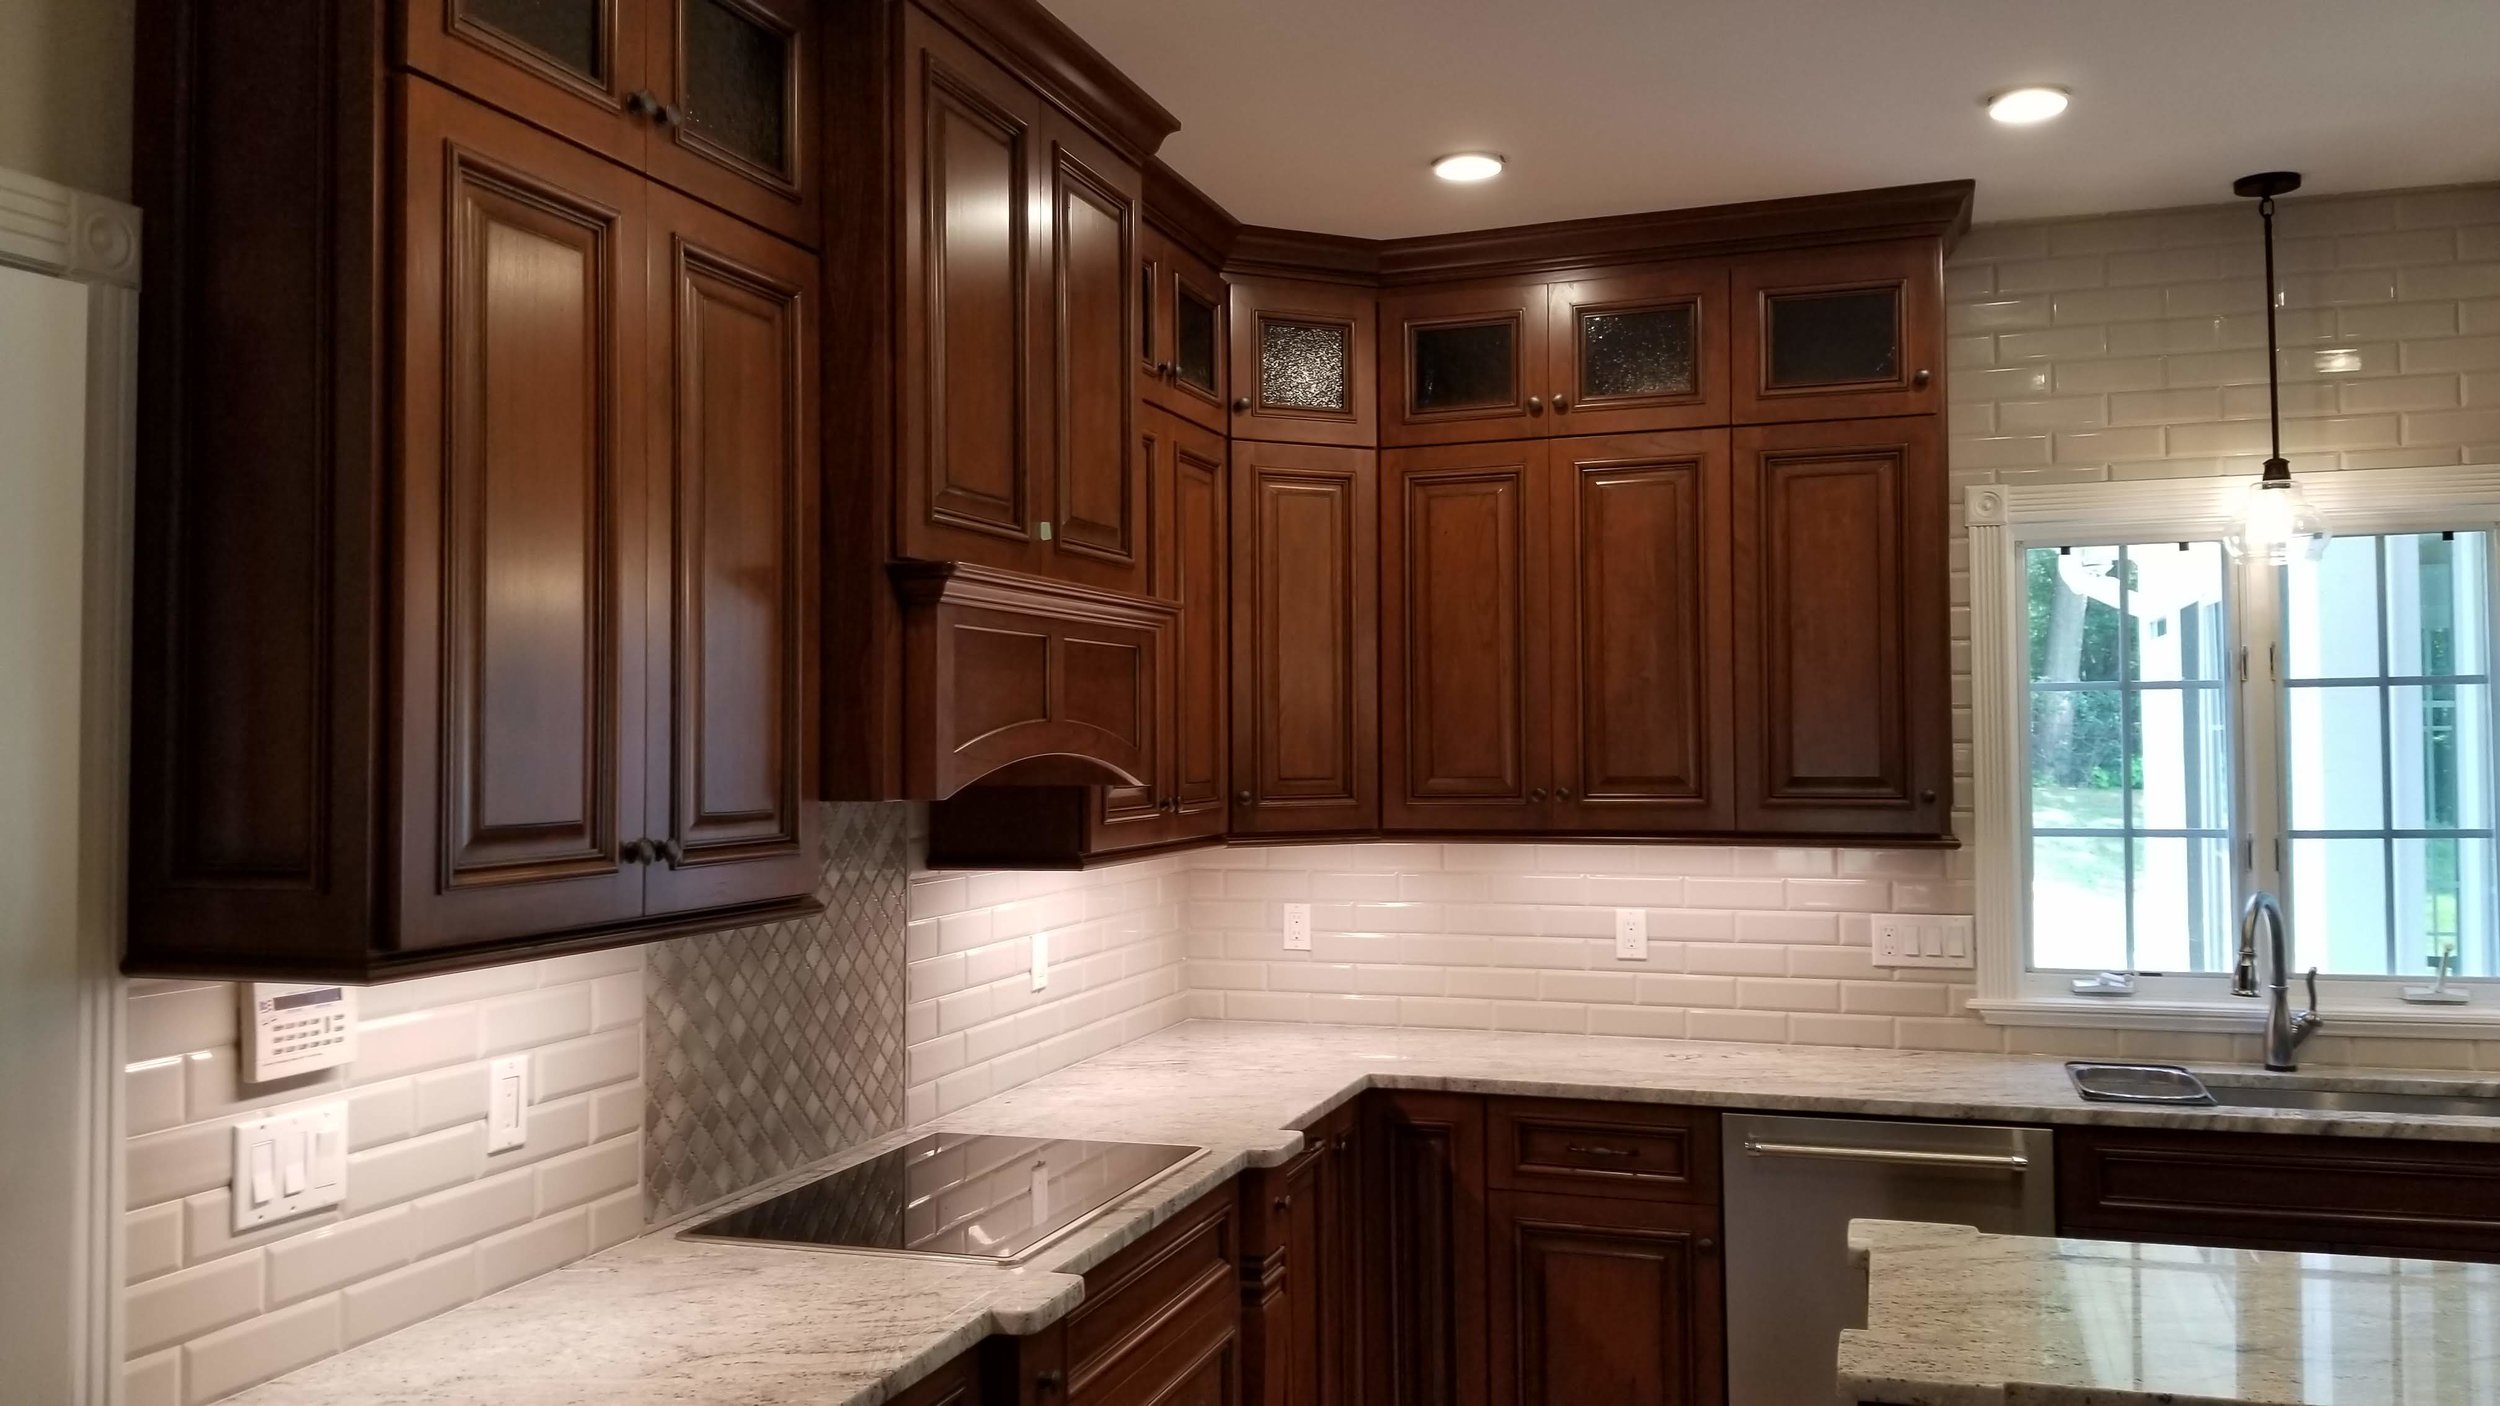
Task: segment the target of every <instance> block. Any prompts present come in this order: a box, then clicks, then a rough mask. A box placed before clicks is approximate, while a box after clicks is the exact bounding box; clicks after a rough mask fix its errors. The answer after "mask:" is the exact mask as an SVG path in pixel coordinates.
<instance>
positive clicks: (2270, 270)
mask: <svg viewBox="0 0 2500 1406" xmlns="http://www.w3.org/2000/svg"><path fill="white" fill-rule="evenodd" d="M2298 189H2300V173H2299V172H2298V171H2260V172H2258V173H2257V174H2256V175H2253V176H2242V177H2240V178H2239V179H2238V180H2236V181H2233V182H2232V183H2231V193H2232V194H2234V195H2240V196H2248V197H2252V198H2254V199H2255V200H2256V202H2257V214H2258V217H2259V218H2261V219H2263V220H2264V221H2265V226H2266V423H2267V426H2268V428H2269V429H2270V430H2271V431H2272V439H2271V441H2270V443H2271V444H2272V446H2273V449H2274V452H2273V454H2271V455H2270V456H2268V457H2267V459H2266V463H2265V468H2264V470H2263V471H2262V472H2261V473H2260V474H2259V475H2258V477H2257V479H2256V481H2255V482H2253V483H2251V484H2249V485H2248V497H2247V499H2246V500H2245V502H2243V504H2242V505H2241V508H2240V516H2239V521H2237V522H2235V523H2233V524H2232V525H2231V530H2230V532H2229V533H2227V534H2225V535H2224V537H2223V539H2222V544H2223V546H2225V547H2226V548H2228V549H2229V550H2230V552H2231V555H2233V556H2235V557H2244V556H2254V557H2257V558H2260V559H2261V560H2264V561H2268V562H2272V563H2274V564H2276V565H2278V566H2279V565H2281V564H2282V563H2284V562H2286V561H2289V560H2290V559H2291V558H2292V557H2294V556H2303V557H2307V558H2308V559H2309V560H2311V561H2316V560H2317V559H2318V558H2319V557H2321V556H2324V555H2325V554H2326V543H2327V537H2328V535H2329V534H2328V533H2327V530H2326V520H2325V519H2324V518H2322V517H2320V516H2319V515H2318V510H2317V509H2316V508H2313V507H2311V506H2310V505H2309V500H2308V499H2307V498H2306V497H2304V496H2303V495H2302V494H2301V491H2300V486H2299V485H2298V484H2295V483H2293V482H2292V466H2291V462H2290V461H2289V460H2287V459H2285V458H2284V457H2283V393H2282V379H2283V370H2282V367H2281V365H2280V364H2279V363H2280V361H2281V359H2282V353H2281V352H2279V351H2277V350H2276V348H2275V341H2274V309H2275V307H2276V305H2277V304H2279V303H2280V302H2281V301H2282V299H2281V297H2280V295H2279V294H2277V293H2276V291H2275V285H2274V198H2275V197H2276V196H2278V195H2289V194H2291V193H2292V192H2293V191H2296V190H2298Z"/></svg>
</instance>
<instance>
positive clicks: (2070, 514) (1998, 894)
mask: <svg viewBox="0 0 2500 1406" xmlns="http://www.w3.org/2000/svg"><path fill="white" fill-rule="evenodd" d="M2300 483H2301V488H2302V491H2303V492H2304V493H2306V494H2307V495H2308V497H2309V500H2310V501H2311V502H2312V503H2314V504H2315V505H2316V506H2317V508H2318V510H2319V511H2320V512H2321V513H2322V514H2324V516H2325V518H2326V521H2327V525H2328V527H2329V528H2330V529H2332V530H2333V531H2335V532H2337V533H2339V534H2345V535H2352V536H2371V535H2379V534H2387V533H2407V532H2437V531H2445V530H2451V529H2453V530H2456V531H2487V532H2491V533H2492V534H2493V538H2492V551H2491V552H2490V553H2489V556H2490V559H2491V562H2492V564H2493V570H2494V572H2495V574H2500V465H2490V464H2485V465H2471V466H2466V467H2457V468H2450V467H2440V468H2422V469H2373V470H2347V471H2343V472H2338V473H2309V474H2304V475H2302V476H2301V480H2300ZM2246 492H2247V479H2246V478H2244V477H2237V476H2235V477H2231V478H2219V479H2165V480H2149V481H2141V482H2127V483H2076V484H2023V485H1998V484H1982V485H1978V486H1975V487H1972V488H1970V489H1968V490H1966V491H1965V493H1964V495H1963V504H1962V506H1963V517H1964V522H1965V525H1966V527H1967V530H1968V534H1969V559H1970V596H1969V599H1970V612H1971V650H1970V657H1971V714H1972V716H1971V723H1972V735H1971V768H1972V774H1973V782H1974V785H1973V790H1974V794H1973V802H1974V815H1973V820H1974V826H1973V828H1974V829H1975V830H1976V832H1977V834H1976V839H1975V843H1974V846H1973V847H1974V850H1975V858H1976V861H1977V865H1976V869H1977V907H1978V913H1977V923H1978V961H1979V971H1978V991H1977V995H1976V997H1975V998H1974V999H1973V1000H1972V1002H1971V1009H1972V1010H1974V1011H1976V1012H1977V1013H1978V1014H1979V1015H1980V1016H1981V1017H1982V1018H1983V1019H1985V1020H1987V1021H1989V1022H1990V1023H1992V1024H1998V1025H2049V1026H2097V1027H2118V1028H2130V1029H2158V1030H2199V1031H2215V1032H2228V1033H2233V1034H2246V1033H2248V1032H2249V1031H2250V1030H2252V1029H2253V1028H2254V1027H2255V1025H2256V1023H2257V1022H2260V1021H2262V1020H2263V1018H2264V1012H2265V1008H2264V1006H2263V1004H2262V1003H2261V1002H2259V1001H2251V1000H2247V999H2245V998H2240V997H2234V996H2232V995H2230V994H2229V986H2228V983H2229V976H2228V974H2226V973H2215V974H2210V975H2197V976H2139V977H2138V978H2137V979H2136V991H2135V994H2134V995H2132V996H2077V995H2075V994H2073V991H2072V990H2071V988H2070V987H2069V985H2068V982H2069V981H2070V979H2071V978H2070V976H2069V975H2067V974H2064V973H2058V972H2033V971H2031V970H2029V968H2028V950H2029V947H2030V942H2029V935H2028V931H2027V926H2028V921H2029V908H2030V902H2029V889H2030V883H2029V874H2028V867H2029V861H2028V856H2029V854H2030V849H2031V791H2030V776H2029V768H2028V758H2027V749H2028V740H2027V739H2028V733H2029V723H2028V719H2029V716H2030V697H2029V694H2030V689H2029V675H2030V671H2029V660H2030V637H2029V633H2028V629H2027V621H2028V610H2027V600H2026V585H2027V580H2028V575H2027V571H2026V567H2025V563H2026V559H2025V555H2024V554H2025V553H2026V552H2027V551H2029V550H2030V549H2031V548H2033V547H2066V546H2103V545H2108V546H2118V545H2137V546H2142V545H2153V544H2160V543H2167V542H2180V541H2209V540H2217V539H2219V538H2221V537H2222V535H2223V534H2224V533H2225V532H2226V531H2227V530H2228V529H2229V527H2230V525H2231V522H2232V520H2233V519H2234V517H2235V516H2236V515H2237V513H2238V511H2239V509H2240V506H2241V503H2242V500H2243V499H2244V497H2245V495H2246ZM2274 569H2275V568H2273V567H2271V566H2267V565H2264V564H2261V563H2248V562H2243V563H2229V564H2227V565H2226V566H2225V570H2226V572H2228V573H2230V575H2229V579H2228V580H2227V582H2226V586H2227V598H2228V599H2229V600H2230V601H2231V602H2232V606H2231V609H2230V611H2229V616H2230V622H2229V623H2230V628H2231V629H2232V630H2233V631H2234V635H2233V637H2232V638H2231V639H2230V640H2229V641H2228V642H2227V648H2228V649H2229V651H2230V653H2229V654H2228V655H2227V656H2226V657H2228V658H2231V659H2233V660H2235V661H2236V660H2237V659H2238V658H2239V657H2240V655H2239V653H2238V651H2239V649H2240V648H2241V646H2243V645H2247V644H2249V643H2251V641H2250V640H2247V639H2243V638H2240V637H2239V635H2238V633H2237V632H2238V631H2240V630H2241V629H2242V628H2243V627H2247V628H2249V629H2251V630H2262V631H2263V632H2264V639H2266V640H2270V639H2272V638H2273V637H2274V636H2275V635H2276V634H2277V633H2278V632H2277V631H2276V630H2275V621H2274V619H2273V611H2274V610H2275V608H2276V603H2275V593H2274V592H2273V591H2272V589H2271V588H2268V589H2265V590H2263V591H2260V592H2258V593H2256V594H2255V595H2254V596H2253V597H2252V596H2251V595H2250V593H2249V590H2248V582H2249V580H2250V579H2251V576H2250V574H2251V573H2263V572H2271V571H2273V570H2274ZM2491 590H2492V603H2493V604H2492V608H2493V613H2494V615H2495V616H2500V579H2496V580H2495V581H2494V582H2493V584H2492V586H2491ZM2243 600H2246V601H2248V605H2247V607H2246V608H2245V609H2244V608H2242V606H2241V602H2242V601H2243ZM2495 623H2500V622H2495ZM2258 643H2260V644H2262V643H2263V641H2262V640H2261V641H2259V642H2258ZM2250 656H2251V658H2252V659H2253V660H2254V661H2255V662H2253V663H2252V664H2251V665H2250V668H2249V673H2250V675H2251V678H2250V680H2249V681H2248V682H2247V683H2242V682H2240V680H2239V678H2238V676H2237V671H2236V669H2234V670H2233V671H2231V677H2230V682H2231V683H2232V685H2233V688H2232V694H2231V697H2232V701H2231V704H2230V706H2231V708H2232V710H2233V724H2234V739H2235V742H2234V749H2233V757H2232V768H2231V774H2232V787H2233V797H2232V825H2233V849H2234V856H2233V857H2234V861H2235V862H2234V864H2233V869H2234V871H2235V880H2236V885H2237V892H2236V894H2235V897H2234V900H2233V903H2232V908H2231V911H2232V913H2233V915H2234V918H2235V919H2236V916H2237V914H2238V911H2239V903H2240V902H2241V901H2242V900H2243V899H2244V898H2245V896H2246V895H2247V894H2248V893H2249V892H2250V891H2251V890H2252V889H2254V888H2262V889H2266V890H2269V891H2271V892H2274V893H2276V894H2278V895H2280V894H2282V893H2283V876H2282V874H2281V873H2280V872H2279V871H2278V870H2277V868H2276V863H2275V856H2274V854H2273V853H2272V850H2273V846H2272V845H2270V844H2268V845H2259V844H2255V843H2253V842H2252V833H2253V832H2254V831H2255V830H2256V829H2258V828H2261V827H2256V826H2252V824H2251V818H2252V817H2259V816H2262V817H2265V818H2266V819H2267V824H2266V825H2265V826H2264V827H2262V828H2263V829H2265V830H2266V832H2267V833H2270V834H2279V833H2281V825H2280V823H2279V822H2280V819H2281V816H2282V795H2281V789H2282V788H2281V778H2280V776H2279V775H2273V774H2265V775H2260V774H2258V773H2259V772H2260V771H2261V770H2262V769H2261V768H2257V767H2252V766H2249V765H2247V758H2248V757H2249V756H2250V755H2252V754H2254V755H2257V756H2264V757H2272V756H2274V755H2276V745H2275V743H2274V741H2273V738H2274V734H2275V732H2276V731H2277V728H2278V723H2277V718H2276V709H2277V708H2278V707H2279V706H2280V701H2281V693H2282V691H2281V687H2280V685H2279V684H2276V683H2273V682H2271V681H2269V680H2267V679H2266V678H2265V677H2264V675H2265V673H2266V668H2267V666H2266V662H2265V660H2266V655H2265V653H2264V651H2263V650H2262V648H2260V649H2252V650H2251V651H2250ZM2261 851H2262V852H2261ZM2295 921H2297V919H2295ZM2234 931H2236V929H2234ZM2429 979H2430V976H2429V973H2428V972H2423V973H2420V974H2413V975H2399V976H2392V977H2327V976H2320V977H2319V979H2318V988H2319V990H2318V997H2319V999H2318V1004H2319V1006H2320V1007H2321V1008H2322V1009H2323V1011H2324V1013H2325V1015H2326V1017H2327V1019H2328V1022H2329V1027H2328V1028H2329V1031H2330V1033H2333V1034H2336V1035H2346V1036H2351V1035H2362V1036H2386V1035H2394V1036H2429V1037H2451V1038H2477V1037H2485V1036H2488V1035H2489V1034H2490V1033H2492V1032H2494V1031H2500V978H2482V979H2475V980H2453V979H2452V980H2451V982H2450V985H2452V986H2459V987H2463V988H2465V989H2466V990H2467V991H2469V992H2470V993H2471V996H2472V1000H2471V1001H2470V1003H2469V1004H2467V1005H2463V1006H2417V1005H2408V1004H2406V1003H2405V1002H2404V1001H2402V1000H2401V999H2399V998H2398V995H2397V992H2398V989H2399V988H2400V987H2403V986H2408V985H2411V986H2420V985H2424V984H2427V982H2428V981H2429ZM2295 1002H2296V1003H2298V1004H2305V1003H2306V998H2305V996H2303V995H2301V994H2299V993H2298V992H2297V990H2296V992H2295Z"/></svg>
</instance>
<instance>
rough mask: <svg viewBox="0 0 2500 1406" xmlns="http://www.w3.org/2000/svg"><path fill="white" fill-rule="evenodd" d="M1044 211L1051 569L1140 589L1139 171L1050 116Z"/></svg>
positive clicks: (1037, 252)
mask: <svg viewBox="0 0 2500 1406" xmlns="http://www.w3.org/2000/svg"><path fill="white" fill-rule="evenodd" d="M1043 132H1044V135H1045V137H1046V146H1047V160H1046V163H1045V172H1044V177H1043V179H1044V183H1045V198H1046V200H1047V215H1046V217H1045V219H1044V221H1043V223H1042V225H1041V226H1040V242H1039V243H1038V244H1037V245H1036V247H1035V249H1034V251H1033V257H1034V258H1035V259H1036V260H1037V261H1038V262H1039V263H1040V264H1041V265H1042V266H1043V267H1044V268H1045V269H1047V271H1048V273H1047V283H1048V290H1049V296H1048V298H1047V299H1046V301H1047V303H1048V305H1049V309H1050V311H1049V320H1048V322H1047V323H1046V324H1045V328H1046V333H1045V335H1046V338H1047V345H1046V350H1045V353H1044V354H1043V355H1042V356H1041V357H1039V358H1038V359H1037V360H1036V362H1035V371H1036V373H1037V374H1038V375H1039V376H1040V377H1041V384H1040V385H1038V386H1037V387H1036V388H1035V390H1034V392H1033V397H1034V399H1035V400H1036V401H1038V402H1039V403H1041V404H1042V405H1044V406H1045V407H1046V409H1047V414H1046V416H1045V420H1046V422H1047V423H1048V425H1049V426H1050V433H1049V436H1048V442H1047V444H1046V446H1045V447H1044V449H1043V450H1042V451H1041V453H1040V455H1039V458H1038V462H1040V463H1042V464H1045V465H1047V466H1048V468H1047V471H1046V474H1045V478H1044V483H1043V485H1042V486H1041V495H1042V497H1043V500H1044V501H1045V502H1046V503H1047V504H1048V510H1047V512H1046V515H1045V521H1047V522H1048V524H1049V527H1048V530H1047V532H1046V533H1045V534H1044V540H1045V543H1046V545H1047V548H1048V557H1049V567H1048V570H1049V572H1050V574H1052V575H1053V576H1057V577H1061V578H1064V579H1067V580H1071V581H1081V582H1084V583H1086V584H1087V585H1093V586H1100V587H1103V588H1105V589H1108V590H1126V591H1143V590H1144V589H1146V576H1147V561H1146V536H1147V533H1146V513H1147V502H1146V474H1145V470H1144V467H1143V466H1142V465H1140V464H1139V463H1138V461H1137V456H1136V452H1135V445H1136V423H1137V420H1136V417H1137V402H1136V386H1135V382H1134V380H1133V372H1134V369H1135V360H1136V356H1137V350H1136V338H1137V281H1136V279H1135V278H1134V276H1133V271H1134V270H1135V268H1136V266H1137V224H1138V216H1137V209H1138V200H1139V198H1140V197H1139V176H1138V172H1137V168H1136V167H1135V166H1133V165H1131V164H1129V162H1128V161H1127V160H1126V159H1125V158H1123V157H1122V156H1120V155H1119V154H1118V153H1117V152H1114V151H1113V150H1112V149H1111V148H1110V147H1108V146H1106V145H1104V144H1103V143H1102V142H1099V141H1097V140H1095V139H1094V138H1093V137H1092V136H1090V135H1088V134H1087V133H1086V132H1085V131H1084V130H1083V129H1082V128H1080V127H1078V126H1077V125H1076V124H1075V123H1074V122H1072V121H1070V120H1068V119H1067V118H1065V117H1061V116H1059V115H1058V114H1056V113H1055V112H1054V113H1051V114H1048V115H1046V117H1045V119H1044V124H1043Z"/></svg>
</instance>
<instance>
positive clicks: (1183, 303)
mask: <svg viewBox="0 0 2500 1406" xmlns="http://www.w3.org/2000/svg"><path fill="white" fill-rule="evenodd" d="M1215 328H1216V316H1215V304H1213V303H1211V302H1209V301H1207V300H1206V299H1205V298H1202V297H1200V296H1198V294H1197V292H1196V291H1195V290H1193V289H1191V288H1190V287H1189V286H1188V285H1187V284H1182V285H1180V286H1179V288H1178V289H1177V290H1176V291H1175V292H1174V294H1173V296H1172V374H1173V375H1175V376H1178V377H1179V378H1180V379H1181V380H1182V382H1184V383H1185V384H1188V385H1191V386H1195V387H1197V388H1198V389H1199V390H1202V391H1205V392H1206V393H1207V394H1209V395H1213V394H1215Z"/></svg>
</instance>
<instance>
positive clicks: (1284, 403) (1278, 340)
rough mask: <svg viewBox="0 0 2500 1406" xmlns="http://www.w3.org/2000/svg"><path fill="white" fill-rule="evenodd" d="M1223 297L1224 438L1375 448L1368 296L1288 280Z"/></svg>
mask: <svg viewBox="0 0 2500 1406" xmlns="http://www.w3.org/2000/svg"><path fill="white" fill-rule="evenodd" d="M1230 292H1231V302H1232V313H1231V319H1230V320H1231V323H1232V328H1231V331H1232V344H1233V345H1232V367H1231V371H1232V383H1233V384H1232V397H1233V398H1232V401H1231V405H1232V435H1233V438H1235V439H1259V440H1272V441H1279V442H1284V443H1291V444H1339V445H1346V446H1349V447H1353V448H1370V447H1372V446H1374V445H1377V444H1378V443H1379V442H1380V395H1379V391H1378V390H1377V389H1376V387H1377V385H1378V367H1377V364H1376V363H1377V329H1376V327H1375V319H1376V317H1377V315H1378V312H1379V299H1378V297H1377V295H1375V294H1374V293H1372V292H1371V291H1370V290H1368V289H1363V288H1351V287H1347V286H1345V285H1343V284H1337V283H1314V282H1310V281H1307V280H1303V279H1292V278H1236V279H1234V280H1232V284H1231V289H1230Z"/></svg>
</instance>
